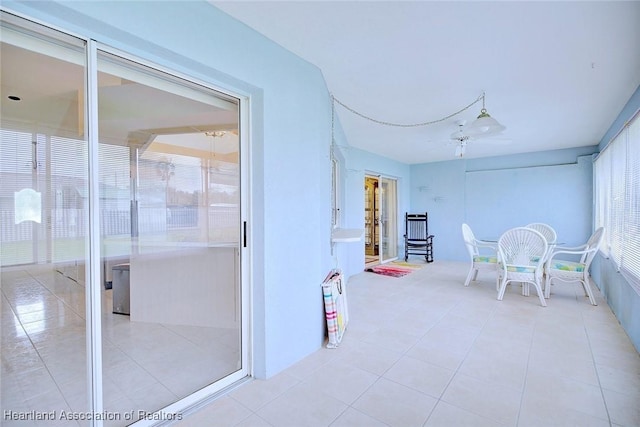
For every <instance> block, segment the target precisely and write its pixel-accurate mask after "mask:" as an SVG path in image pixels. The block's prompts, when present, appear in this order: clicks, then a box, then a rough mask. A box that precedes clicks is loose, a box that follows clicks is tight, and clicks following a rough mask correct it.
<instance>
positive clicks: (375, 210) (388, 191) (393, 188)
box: [364, 175, 398, 266]
mask: <svg viewBox="0 0 640 427" xmlns="http://www.w3.org/2000/svg"><path fill="white" fill-rule="evenodd" d="M397 212H398V209H397V181H396V180H395V179H393V178H388V177H382V176H380V175H365V179H364V226H365V233H364V236H365V245H364V250H365V265H367V266H368V265H375V264H380V263H384V262H388V261H392V260H394V259H396V258H397V257H398V226H397V225H398V218H397V216H398V215H397Z"/></svg>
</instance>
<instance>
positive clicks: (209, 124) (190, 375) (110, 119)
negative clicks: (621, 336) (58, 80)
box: [98, 53, 242, 425]
mask: <svg viewBox="0 0 640 427" xmlns="http://www.w3.org/2000/svg"><path fill="white" fill-rule="evenodd" d="M98 68H99V78H98V82H99V89H98V101H99V111H98V116H99V131H100V135H99V138H100V156H99V157H100V177H101V178H100V180H101V182H100V188H101V191H102V193H101V195H100V205H101V206H100V211H101V217H102V224H101V228H102V248H103V255H104V259H103V268H104V278H105V290H104V292H103V298H104V304H103V313H102V316H103V329H102V336H103V361H104V364H103V365H104V366H103V375H104V384H105V388H104V401H105V410H107V411H113V412H126V411H129V410H130V409H133V408H135V409H136V411H138V410H140V411H142V412H141V413H139V412H136V414H135V416H136V417H139V416H140V415H141V414H144V413H145V412H146V413H151V412H153V411H157V410H159V409H161V408H163V407H165V406H167V405H169V404H171V403H173V402H176V401H178V400H180V399H182V398H184V397H186V396H188V395H189V394H191V393H194V392H195V391H197V390H199V389H202V388H203V387H206V386H208V385H210V384H212V383H215V382H216V381H218V380H220V379H222V378H224V377H226V376H229V375H230V374H232V373H234V372H237V371H239V370H240V369H241V368H242V357H241V353H242V351H241V346H240V343H241V313H240V308H241V295H240V257H239V253H240V241H241V239H240V164H239V152H240V149H239V147H240V145H239V127H238V123H239V120H238V114H239V102H238V100H237V99H234V98H230V97H228V96H225V95H222V94H220V93H217V92H213V91H211V90H207V89H205V88H203V87H199V86H196V85H193V84H189V83H187V82H184V81H181V80H179V79H177V78H173V77H170V76H167V75H164V74H162V73H159V72H156V71H154V70H151V69H148V68H145V67H143V66H141V65H137V64H134V63H132V62H129V61H126V60H124V59H121V58H117V57H115V56H112V55H109V54H106V53H99V56H98ZM123 425H124V423H123Z"/></svg>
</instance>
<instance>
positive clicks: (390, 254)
mask: <svg viewBox="0 0 640 427" xmlns="http://www.w3.org/2000/svg"><path fill="white" fill-rule="evenodd" d="M397 205H398V204H397V196H396V180H395V179H390V178H380V259H381V261H382V262H387V261H391V260H393V259H396V258H397V257H398V214H397V212H398V209H397Z"/></svg>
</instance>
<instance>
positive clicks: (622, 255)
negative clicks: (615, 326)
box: [594, 113, 640, 293]
mask: <svg viewBox="0 0 640 427" xmlns="http://www.w3.org/2000/svg"><path fill="white" fill-rule="evenodd" d="M638 116H639V114H638V113H636V114H635V115H634V117H633V118H632V119H631V120H630V121H629V122H627V124H626V125H625V127H624V129H623V130H622V131H621V132H620V133H619V134H618V135H617V136H616V137H615V138H614V139H613V140H612V141H611V142H610V143H609V145H607V147H606V148H605V149H604V150H603V151H602V153H600V155H599V156H598V158H597V159H596V161H595V166H594V188H595V191H594V195H595V225H596V227H605V229H606V233H605V238H604V242H605V243H604V244H603V246H602V247H601V248H600V250H601V251H603V252H604V254H605V255H606V256H608V257H610V258H611V260H612V261H613V262H615V264H616V266H617V267H618V269H619V271H620V272H621V273H622V274H623V275H624V276H625V277H626V278H627V280H628V281H629V283H631V285H632V286H634V287H635V289H636V290H637V291H638V292H639V293H640V239H638V236H639V235H640V120H639V119H638Z"/></svg>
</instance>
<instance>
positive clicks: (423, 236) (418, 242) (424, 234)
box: [404, 212, 434, 262]
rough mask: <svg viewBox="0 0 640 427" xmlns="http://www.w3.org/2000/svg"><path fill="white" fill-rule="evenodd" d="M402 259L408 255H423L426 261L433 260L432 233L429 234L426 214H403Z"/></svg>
mask: <svg viewBox="0 0 640 427" xmlns="http://www.w3.org/2000/svg"><path fill="white" fill-rule="evenodd" d="M404 228H405V233H404V260H405V262H406V261H407V260H408V259H409V255H424V259H425V261H427V262H433V237H434V236H433V234H429V223H428V215H427V213H426V212H425V213H424V214H410V213H405V215H404Z"/></svg>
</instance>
